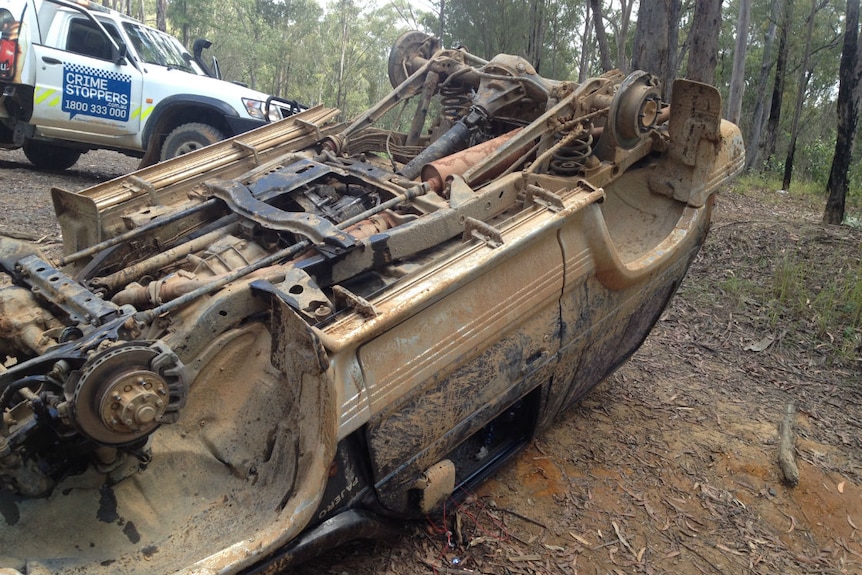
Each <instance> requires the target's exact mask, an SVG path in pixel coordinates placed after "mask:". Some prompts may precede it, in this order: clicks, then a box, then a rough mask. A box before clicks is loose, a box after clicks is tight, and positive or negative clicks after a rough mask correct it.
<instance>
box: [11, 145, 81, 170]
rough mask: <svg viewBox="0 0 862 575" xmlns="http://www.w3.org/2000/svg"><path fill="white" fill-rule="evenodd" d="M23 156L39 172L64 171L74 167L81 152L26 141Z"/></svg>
mask: <svg viewBox="0 0 862 575" xmlns="http://www.w3.org/2000/svg"><path fill="white" fill-rule="evenodd" d="M24 155H25V156H27V159H28V160H30V163H31V164H33V165H34V166H36V167H37V168H39V169H40V170H65V169H68V168H71V167H72V166H74V165H75V163H76V162H77V161H78V159H79V158H80V157H81V152H80V150H76V149H74V148H67V147H65V146H58V145H56V144H49V143H47V142H36V141H33V140H28V141H27V142H25V143H24Z"/></svg>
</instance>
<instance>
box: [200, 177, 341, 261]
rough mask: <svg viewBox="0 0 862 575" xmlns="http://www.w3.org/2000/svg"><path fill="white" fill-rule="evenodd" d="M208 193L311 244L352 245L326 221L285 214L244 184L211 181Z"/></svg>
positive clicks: (241, 213) (260, 221)
mask: <svg viewBox="0 0 862 575" xmlns="http://www.w3.org/2000/svg"><path fill="white" fill-rule="evenodd" d="M206 187H207V191H208V192H209V193H210V194H212V196H213V197H215V198H218V199H220V200H222V201H223V202H225V203H226V204H227V205H228V207H229V208H230V209H231V210H232V211H233V212H234V213H236V214H239V215H240V216H242V217H243V218H245V219H247V220H251V221H253V222H257V223H258V224H260V225H261V226H263V227H265V228H267V229H270V230H278V231H288V232H293V233H296V234H299V235H301V236H303V237H306V238H308V239H310V240H311V241H312V242H313V243H315V244H317V245H320V244H324V243H325V244H328V245H332V246H336V247H339V248H343V249H347V248H351V247H353V246H354V245H355V243H356V242H355V240H354V239H353V237H352V236H351V235H350V234H348V233H346V232H343V231H341V230H339V229H338V228H337V227H336V226H335V225H334V224H332V223H330V222H329V221H328V220H325V219H323V218H320V217H317V216H315V215H314V214H307V213H305V212H286V211H284V210H281V209H279V208H276V207H275V206H271V205H270V204H267V203H266V202H264V201H261V200H260V199H258V198H256V197H255V196H254V195H253V194H252V193H251V191H250V190H249V189H248V188H247V187H245V186H244V185H242V184H240V183H239V182H236V181H234V180H227V181H221V180H210V181H207V182H206Z"/></svg>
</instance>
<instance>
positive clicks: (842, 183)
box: [823, 0, 862, 225]
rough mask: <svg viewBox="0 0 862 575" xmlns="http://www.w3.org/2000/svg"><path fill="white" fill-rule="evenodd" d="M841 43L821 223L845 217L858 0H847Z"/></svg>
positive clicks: (855, 121) (861, 55) (854, 123)
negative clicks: (835, 117) (831, 151)
mask: <svg viewBox="0 0 862 575" xmlns="http://www.w3.org/2000/svg"><path fill="white" fill-rule="evenodd" d="M845 25H846V27H845V30H844V46H843V47H842V49H841V67H840V69H839V72H838V135H837V138H836V140H835V155H834V156H833V157H832V168H831V169H830V170H829V183H828V184H827V185H826V190H827V192H828V194H829V197H828V199H827V200H826V210H825V211H824V212H823V223H824V224H836V225H837V224H841V222H843V221H844V202H845V200H846V198H847V191H848V189H849V187H850V184H849V181H848V180H849V179H848V172H849V170H850V161H851V158H852V157H853V142H854V140H855V139H856V130H857V128H858V125H859V105H860V100H862V89H860V88H862V81H860V80H862V51H860V48H862V44H860V43H859V0H847V17H846V19H845Z"/></svg>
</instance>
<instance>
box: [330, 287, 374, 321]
mask: <svg viewBox="0 0 862 575" xmlns="http://www.w3.org/2000/svg"><path fill="white" fill-rule="evenodd" d="M332 296H333V298H334V299H335V302H336V304H338V305H339V306H340V305H345V306H347V307H349V308H352V309H353V310H354V311H356V313H358V314H359V315H361V316H362V317H368V318H372V317H377V316H378V315H380V312H378V311H377V308H375V307H374V304H372V303H371V302H369V301H368V300H367V299H365V298H363V297H361V296H358V295H356V294H355V293H353V292H352V291H350V290H348V289H347V288H344V287H341V286H338V285H337V286H332Z"/></svg>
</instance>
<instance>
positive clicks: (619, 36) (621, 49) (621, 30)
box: [611, 0, 634, 72]
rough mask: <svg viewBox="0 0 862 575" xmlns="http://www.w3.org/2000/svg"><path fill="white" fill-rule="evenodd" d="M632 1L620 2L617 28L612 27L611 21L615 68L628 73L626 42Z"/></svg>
mask: <svg viewBox="0 0 862 575" xmlns="http://www.w3.org/2000/svg"><path fill="white" fill-rule="evenodd" d="M633 7H634V0H620V23H619V26H614V24H613V20H611V26H612V27H613V29H614V37H615V39H616V48H617V59H616V66H617V68H619V69H620V70H622V71H623V72H628V71H629V63H628V62H627V61H626V56H625V54H626V40H627V39H628V37H629V25H630V24H631V21H632V8H633Z"/></svg>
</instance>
